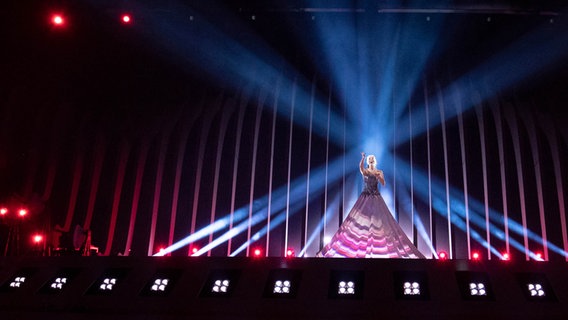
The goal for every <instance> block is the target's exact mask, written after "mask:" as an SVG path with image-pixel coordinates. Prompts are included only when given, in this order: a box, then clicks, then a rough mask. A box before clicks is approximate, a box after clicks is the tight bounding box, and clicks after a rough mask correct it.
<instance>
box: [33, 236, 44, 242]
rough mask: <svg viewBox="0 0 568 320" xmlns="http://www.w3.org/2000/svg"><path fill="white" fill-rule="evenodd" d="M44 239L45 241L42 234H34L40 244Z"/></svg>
mask: <svg viewBox="0 0 568 320" xmlns="http://www.w3.org/2000/svg"><path fill="white" fill-rule="evenodd" d="M42 241H43V236H42V235H41V234H36V235H35V236H34V243H36V244H39V243H40V242H42Z"/></svg>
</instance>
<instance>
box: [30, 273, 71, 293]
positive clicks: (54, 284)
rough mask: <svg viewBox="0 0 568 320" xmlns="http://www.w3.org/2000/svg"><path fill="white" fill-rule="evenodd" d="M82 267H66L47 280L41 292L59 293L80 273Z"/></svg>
mask: <svg viewBox="0 0 568 320" xmlns="http://www.w3.org/2000/svg"><path fill="white" fill-rule="evenodd" d="M79 271H80V269H75V268H65V269H62V270H60V271H58V272H57V273H56V276H55V277H53V278H51V280H50V281H48V282H46V283H45V284H44V285H43V287H42V288H41V289H40V291H39V292H40V293H47V294H59V293H61V291H63V290H64V289H65V288H66V287H67V285H68V284H69V283H71V281H72V280H73V279H74V278H75V276H76V275H77V274H78V273H79Z"/></svg>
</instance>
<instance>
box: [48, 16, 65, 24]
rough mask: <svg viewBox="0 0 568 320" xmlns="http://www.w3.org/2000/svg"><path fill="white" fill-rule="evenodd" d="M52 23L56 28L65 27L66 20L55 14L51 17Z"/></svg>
mask: <svg viewBox="0 0 568 320" xmlns="http://www.w3.org/2000/svg"><path fill="white" fill-rule="evenodd" d="M51 23H52V24H53V25H54V26H58V27H60V26H63V25H64V24H65V18H64V17H63V16H62V15H60V14H54V15H52V16H51Z"/></svg>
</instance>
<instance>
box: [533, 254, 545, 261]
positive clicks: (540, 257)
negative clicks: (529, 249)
mask: <svg viewBox="0 0 568 320" xmlns="http://www.w3.org/2000/svg"><path fill="white" fill-rule="evenodd" d="M535 255H536V260H537V261H543V259H542V253H540V252H537V253H536V254H535Z"/></svg>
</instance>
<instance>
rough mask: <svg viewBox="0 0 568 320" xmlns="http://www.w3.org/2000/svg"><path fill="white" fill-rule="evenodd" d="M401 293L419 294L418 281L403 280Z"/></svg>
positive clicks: (408, 294)
mask: <svg viewBox="0 0 568 320" xmlns="http://www.w3.org/2000/svg"><path fill="white" fill-rule="evenodd" d="M403 290H404V291H403V293H404V295H407V296H416V295H420V284H419V283H418V282H416V281H415V282H405V283H404V285H403Z"/></svg>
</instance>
